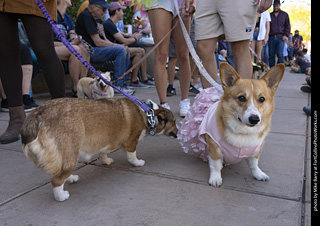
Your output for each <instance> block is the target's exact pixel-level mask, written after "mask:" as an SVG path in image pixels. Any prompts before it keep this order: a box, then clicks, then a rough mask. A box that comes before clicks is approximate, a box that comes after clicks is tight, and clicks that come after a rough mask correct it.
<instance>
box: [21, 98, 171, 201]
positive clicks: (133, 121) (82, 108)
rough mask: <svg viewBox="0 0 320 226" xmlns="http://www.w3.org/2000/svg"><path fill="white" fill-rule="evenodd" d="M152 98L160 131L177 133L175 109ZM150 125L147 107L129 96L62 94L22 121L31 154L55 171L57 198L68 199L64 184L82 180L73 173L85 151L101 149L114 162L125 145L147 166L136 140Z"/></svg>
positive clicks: (41, 165)
mask: <svg viewBox="0 0 320 226" xmlns="http://www.w3.org/2000/svg"><path fill="white" fill-rule="evenodd" d="M149 102H150V105H152V108H153V109H154V115H155V122H156V124H155V128H154V129H155V130H156V133H158V134H164V135H166V136H173V137H176V134H177V127H176V123H175V122H176V119H175V117H174V115H173V114H172V112H171V111H170V110H168V109H166V108H163V107H161V106H158V105H156V104H155V103H154V102H152V101H149ZM149 121H150V120H149ZM149 130H150V125H149V124H148V117H147V115H146V113H145V112H144V111H143V110H142V109H141V108H140V107H139V106H138V105H136V104H135V103H134V102H133V101H131V100H129V99H128V98H117V99H115V98H110V99H101V100H98V101H93V100H87V99H71V98H61V99H55V100H51V101H48V102H46V103H45V104H43V105H41V106H40V107H38V108H37V109H35V110H34V111H32V112H31V114H30V115H29V116H28V117H27V119H26V120H25V122H24V124H23V126H22V129H21V138H22V147H23V151H24V153H25V155H26V156H27V157H28V158H29V159H30V160H32V161H33V162H34V164H35V165H36V166H37V167H39V168H41V169H43V170H45V171H46V172H47V173H49V174H52V175H53V177H52V179H51V183H52V186H53V193H54V198H55V199H56V200H57V201H64V200H66V199H68V198H69V196H70V195H69V192H68V191H65V190H64V189H63V187H64V183H65V181H69V182H71V183H73V182H76V181H78V180H79V177H78V176H77V175H72V172H73V171H74V169H75V166H76V163H77V160H78V157H79V155H81V157H83V158H85V159H87V160H89V159H90V158H91V156H92V155H94V154H97V153H98V154H100V157H101V160H102V162H103V163H105V164H107V165H110V164H112V163H113V160H112V159H111V158H108V156H107V155H108V154H110V153H112V152H114V151H116V150H118V149H123V150H124V151H126V153H127V159H128V161H129V162H130V163H131V164H132V165H134V166H143V165H144V164H145V161H144V160H142V159H137V157H136V146H137V144H138V142H139V141H140V140H141V139H142V138H143V137H144V135H145V134H146V133H148V131H149Z"/></svg>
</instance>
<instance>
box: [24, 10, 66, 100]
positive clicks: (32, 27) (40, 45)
mask: <svg viewBox="0 0 320 226" xmlns="http://www.w3.org/2000/svg"><path fill="white" fill-rule="evenodd" d="M21 19H22V22H23V24H24V26H25V28H26V31H27V35H28V38H29V40H30V43H31V46H32V49H33V50H34V52H35V54H36V55H37V58H38V60H39V63H40V66H41V68H42V70H43V75H44V77H45V80H46V82H47V85H48V88H49V92H50V94H51V97H52V98H60V97H64V96H65V80H64V70H63V66H62V63H61V61H60V59H59V58H58V56H57V54H56V52H55V49H54V45H53V42H52V29H51V26H50V24H48V22H47V21H46V19H44V18H41V17H38V16H33V15H23V16H21Z"/></svg>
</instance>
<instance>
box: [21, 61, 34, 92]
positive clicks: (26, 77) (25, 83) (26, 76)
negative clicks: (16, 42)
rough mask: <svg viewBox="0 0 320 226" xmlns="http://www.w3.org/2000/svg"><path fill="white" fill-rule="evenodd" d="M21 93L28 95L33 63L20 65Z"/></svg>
mask: <svg viewBox="0 0 320 226" xmlns="http://www.w3.org/2000/svg"><path fill="white" fill-rule="evenodd" d="M21 68H22V74H23V78H22V95H29V91H30V83H31V79H32V70H33V65H22V66H21Z"/></svg>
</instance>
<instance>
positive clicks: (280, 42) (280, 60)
mask: <svg viewBox="0 0 320 226" xmlns="http://www.w3.org/2000/svg"><path fill="white" fill-rule="evenodd" d="M284 42H285V41H283V40H282V37H281V36H279V37H277V45H278V47H277V57H278V62H277V63H281V64H282V63H284V57H283V47H284Z"/></svg>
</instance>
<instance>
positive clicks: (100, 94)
mask: <svg viewBox="0 0 320 226" xmlns="http://www.w3.org/2000/svg"><path fill="white" fill-rule="evenodd" d="M93 94H97V95H99V96H101V97H104V96H106V94H102V93H97V92H96V91H93V85H92V86H91V98H92V100H94V98H93Z"/></svg>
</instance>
